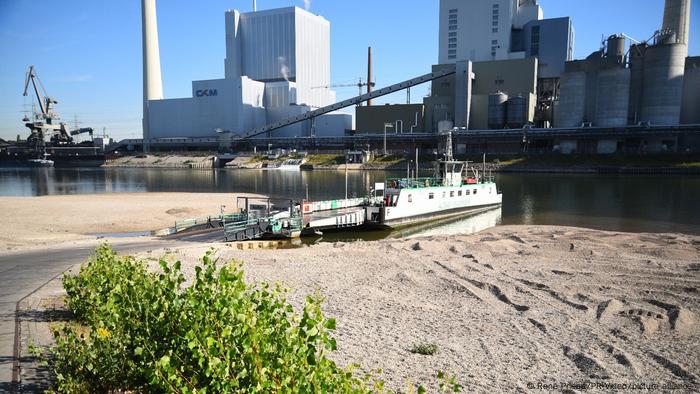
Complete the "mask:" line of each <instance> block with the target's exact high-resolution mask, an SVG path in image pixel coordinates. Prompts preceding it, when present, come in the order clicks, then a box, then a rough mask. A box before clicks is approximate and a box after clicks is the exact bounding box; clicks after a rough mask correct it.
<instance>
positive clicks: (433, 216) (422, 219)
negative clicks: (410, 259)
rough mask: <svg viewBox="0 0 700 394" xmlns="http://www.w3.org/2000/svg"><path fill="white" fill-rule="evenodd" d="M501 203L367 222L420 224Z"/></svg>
mask: <svg viewBox="0 0 700 394" xmlns="http://www.w3.org/2000/svg"><path fill="white" fill-rule="evenodd" d="M500 206H501V203H500V202H497V203H490V204H484V205H476V206H468V207H458V208H452V209H449V210H445V211H439V212H430V213H424V214H420V215H414V216H406V217H401V218H395V219H390V220H384V221H381V222H375V223H368V225H369V226H370V227H374V228H389V229H398V228H401V227H406V226H412V225H416V224H422V223H427V222H432V221H438V220H447V219H454V218H456V217H458V216H461V215H464V214H469V215H473V214H475V213H479V212H484V211H488V210H491V209H494V208H497V207H500Z"/></svg>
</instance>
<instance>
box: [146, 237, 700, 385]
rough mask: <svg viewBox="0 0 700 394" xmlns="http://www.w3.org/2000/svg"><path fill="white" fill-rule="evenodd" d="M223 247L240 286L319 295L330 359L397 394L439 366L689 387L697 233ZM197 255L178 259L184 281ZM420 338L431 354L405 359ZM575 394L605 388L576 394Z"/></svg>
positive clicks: (471, 380)
mask: <svg viewBox="0 0 700 394" xmlns="http://www.w3.org/2000/svg"><path fill="white" fill-rule="evenodd" d="M218 246H219V248H220V251H219V254H220V256H221V257H222V258H225V259H232V258H235V259H241V260H244V261H246V265H245V267H246V271H247V274H246V275H247V276H248V278H249V279H251V280H263V281H268V282H281V283H283V284H284V285H285V286H287V287H289V288H291V293H290V301H291V302H292V303H293V304H294V305H295V307H297V308H298V307H299V306H300V305H301V303H302V302H303V298H304V297H305V296H306V295H308V294H312V293H314V291H316V290H317V289H318V290H320V292H321V294H322V295H323V296H324V297H325V303H324V305H323V309H324V311H325V312H326V314H327V315H328V316H333V317H336V318H337V321H338V330H337V332H336V334H335V335H336V337H337V338H338V348H339V350H338V352H337V353H336V354H335V355H334V356H333V357H334V358H335V359H336V360H337V361H338V362H339V363H341V364H343V365H347V364H349V363H352V362H359V363H361V365H362V366H363V367H364V368H367V369H377V368H380V369H381V370H382V371H383V372H382V373H381V374H380V376H381V377H382V378H383V379H385V380H386V381H387V383H388V385H389V387H391V388H394V389H404V388H405V387H406V384H407V382H410V381H413V382H420V383H424V384H427V385H428V387H429V390H428V391H429V392H435V391H437V387H436V385H435V384H436V382H437V379H436V378H435V374H436V373H437V371H447V372H449V373H451V374H454V375H456V376H457V379H458V381H459V382H460V383H461V384H463V385H464V386H465V388H466V390H467V391H468V392H470V391H477V392H503V391H526V392H527V391H533V392H537V391H539V390H537V389H534V390H529V389H528V384H534V385H537V384H560V383H562V382H567V383H581V382H592V383H593V384H608V385H615V384H647V385H652V384H657V385H659V386H658V387H657V389H656V390H652V391H658V390H660V389H661V388H662V387H661V385H663V384H669V383H671V384H678V385H685V386H682V387H685V389H684V390H681V391H679V392H685V391H695V390H698V386H697V384H698V383H700V325H699V324H700V320H699V316H700V237H697V236H686V235H680V234H628V233H614V232H603V231H595V230H585V229H578V228H567V227H545V226H527V227H526V226H505V227H497V228H494V229H490V230H486V231H483V232H481V233H478V234H474V235H470V236H449V237H429V238H417V239H411V240H385V241H376V242H356V243H335V244H321V245H315V246H311V247H303V248H299V249H289V250H243V251H239V250H235V249H232V248H229V247H225V246H223V245H218ZM205 249H206V247H193V248H187V249H180V250H178V251H176V252H175V255H173V258H177V259H180V260H182V261H183V263H185V264H184V267H185V270H186V271H187V273H188V275H189V276H190V277H191V276H192V273H193V266H194V265H195V262H196V260H197V258H198V257H200V256H201V255H202V253H203V252H204V250H205ZM153 253H158V252H157V251H154V252H153ZM145 255H147V254H145ZM151 256H152V254H151ZM416 344H436V345H437V346H438V353H437V354H436V355H433V356H423V355H418V354H413V353H411V352H410V349H411V348H412V347H413V346H414V345H416ZM559 387H561V386H559ZM555 391H562V390H560V389H557V390H555ZM564 391H565V390H564ZM582 391H592V392H599V391H609V390H607V389H604V388H603V386H598V387H593V390H581V388H580V387H579V388H578V389H576V388H574V390H572V391H571V392H582ZM633 391H636V390H633Z"/></svg>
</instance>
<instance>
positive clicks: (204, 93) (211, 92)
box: [194, 89, 218, 97]
mask: <svg viewBox="0 0 700 394" xmlns="http://www.w3.org/2000/svg"><path fill="white" fill-rule="evenodd" d="M194 94H195V96H197V97H209V96H216V95H217V94H218V92H217V91H216V89H200V90H197V91H196V92H195V93H194Z"/></svg>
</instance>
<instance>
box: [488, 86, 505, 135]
mask: <svg viewBox="0 0 700 394" xmlns="http://www.w3.org/2000/svg"><path fill="white" fill-rule="evenodd" d="M507 101H508V95H507V94H505V93H503V92H496V93H491V94H489V106H488V122H489V129H502V128H504V127H505V125H506V102H507Z"/></svg>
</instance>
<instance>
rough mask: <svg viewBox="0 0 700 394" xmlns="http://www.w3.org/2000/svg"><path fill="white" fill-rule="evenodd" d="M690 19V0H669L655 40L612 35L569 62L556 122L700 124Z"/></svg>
mask: <svg viewBox="0 0 700 394" xmlns="http://www.w3.org/2000/svg"><path fill="white" fill-rule="evenodd" d="M689 23H690V0H666V4H665V8H664V17H663V26H662V28H661V29H660V30H657V31H656V32H655V33H654V35H653V36H652V38H651V39H649V40H646V41H643V42H639V41H637V40H634V39H632V38H630V37H628V36H626V35H624V34H616V35H612V36H610V37H608V39H607V40H606V41H605V42H604V43H603V45H602V48H601V49H600V50H599V51H596V52H594V53H592V54H591V55H590V56H588V57H587V58H586V59H584V60H576V61H572V62H567V63H566V69H565V72H564V74H563V75H562V78H561V95H560V100H559V103H558V106H557V108H556V110H555V116H554V119H555V120H554V124H555V126H556V127H581V126H587V127H591V126H594V127H615V126H625V125H638V124H642V125H662V126H673V125H678V124H679V123H700V119H698V117H697V113H698V112H699V111H698V109H700V107H699V106H698V102H699V100H700V99H699V98H698V96H699V95H700V80H699V79H698V72H697V71H696V69H697V65H698V63H699V62H698V59H697V58H689V57H687V56H688V32H689ZM628 41H629V42H630V45H629V46H628V45H626V44H627V42H628ZM686 71H687V74H688V75H687V78H685V77H684V76H685V74H686ZM693 108H694V109H693Z"/></svg>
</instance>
